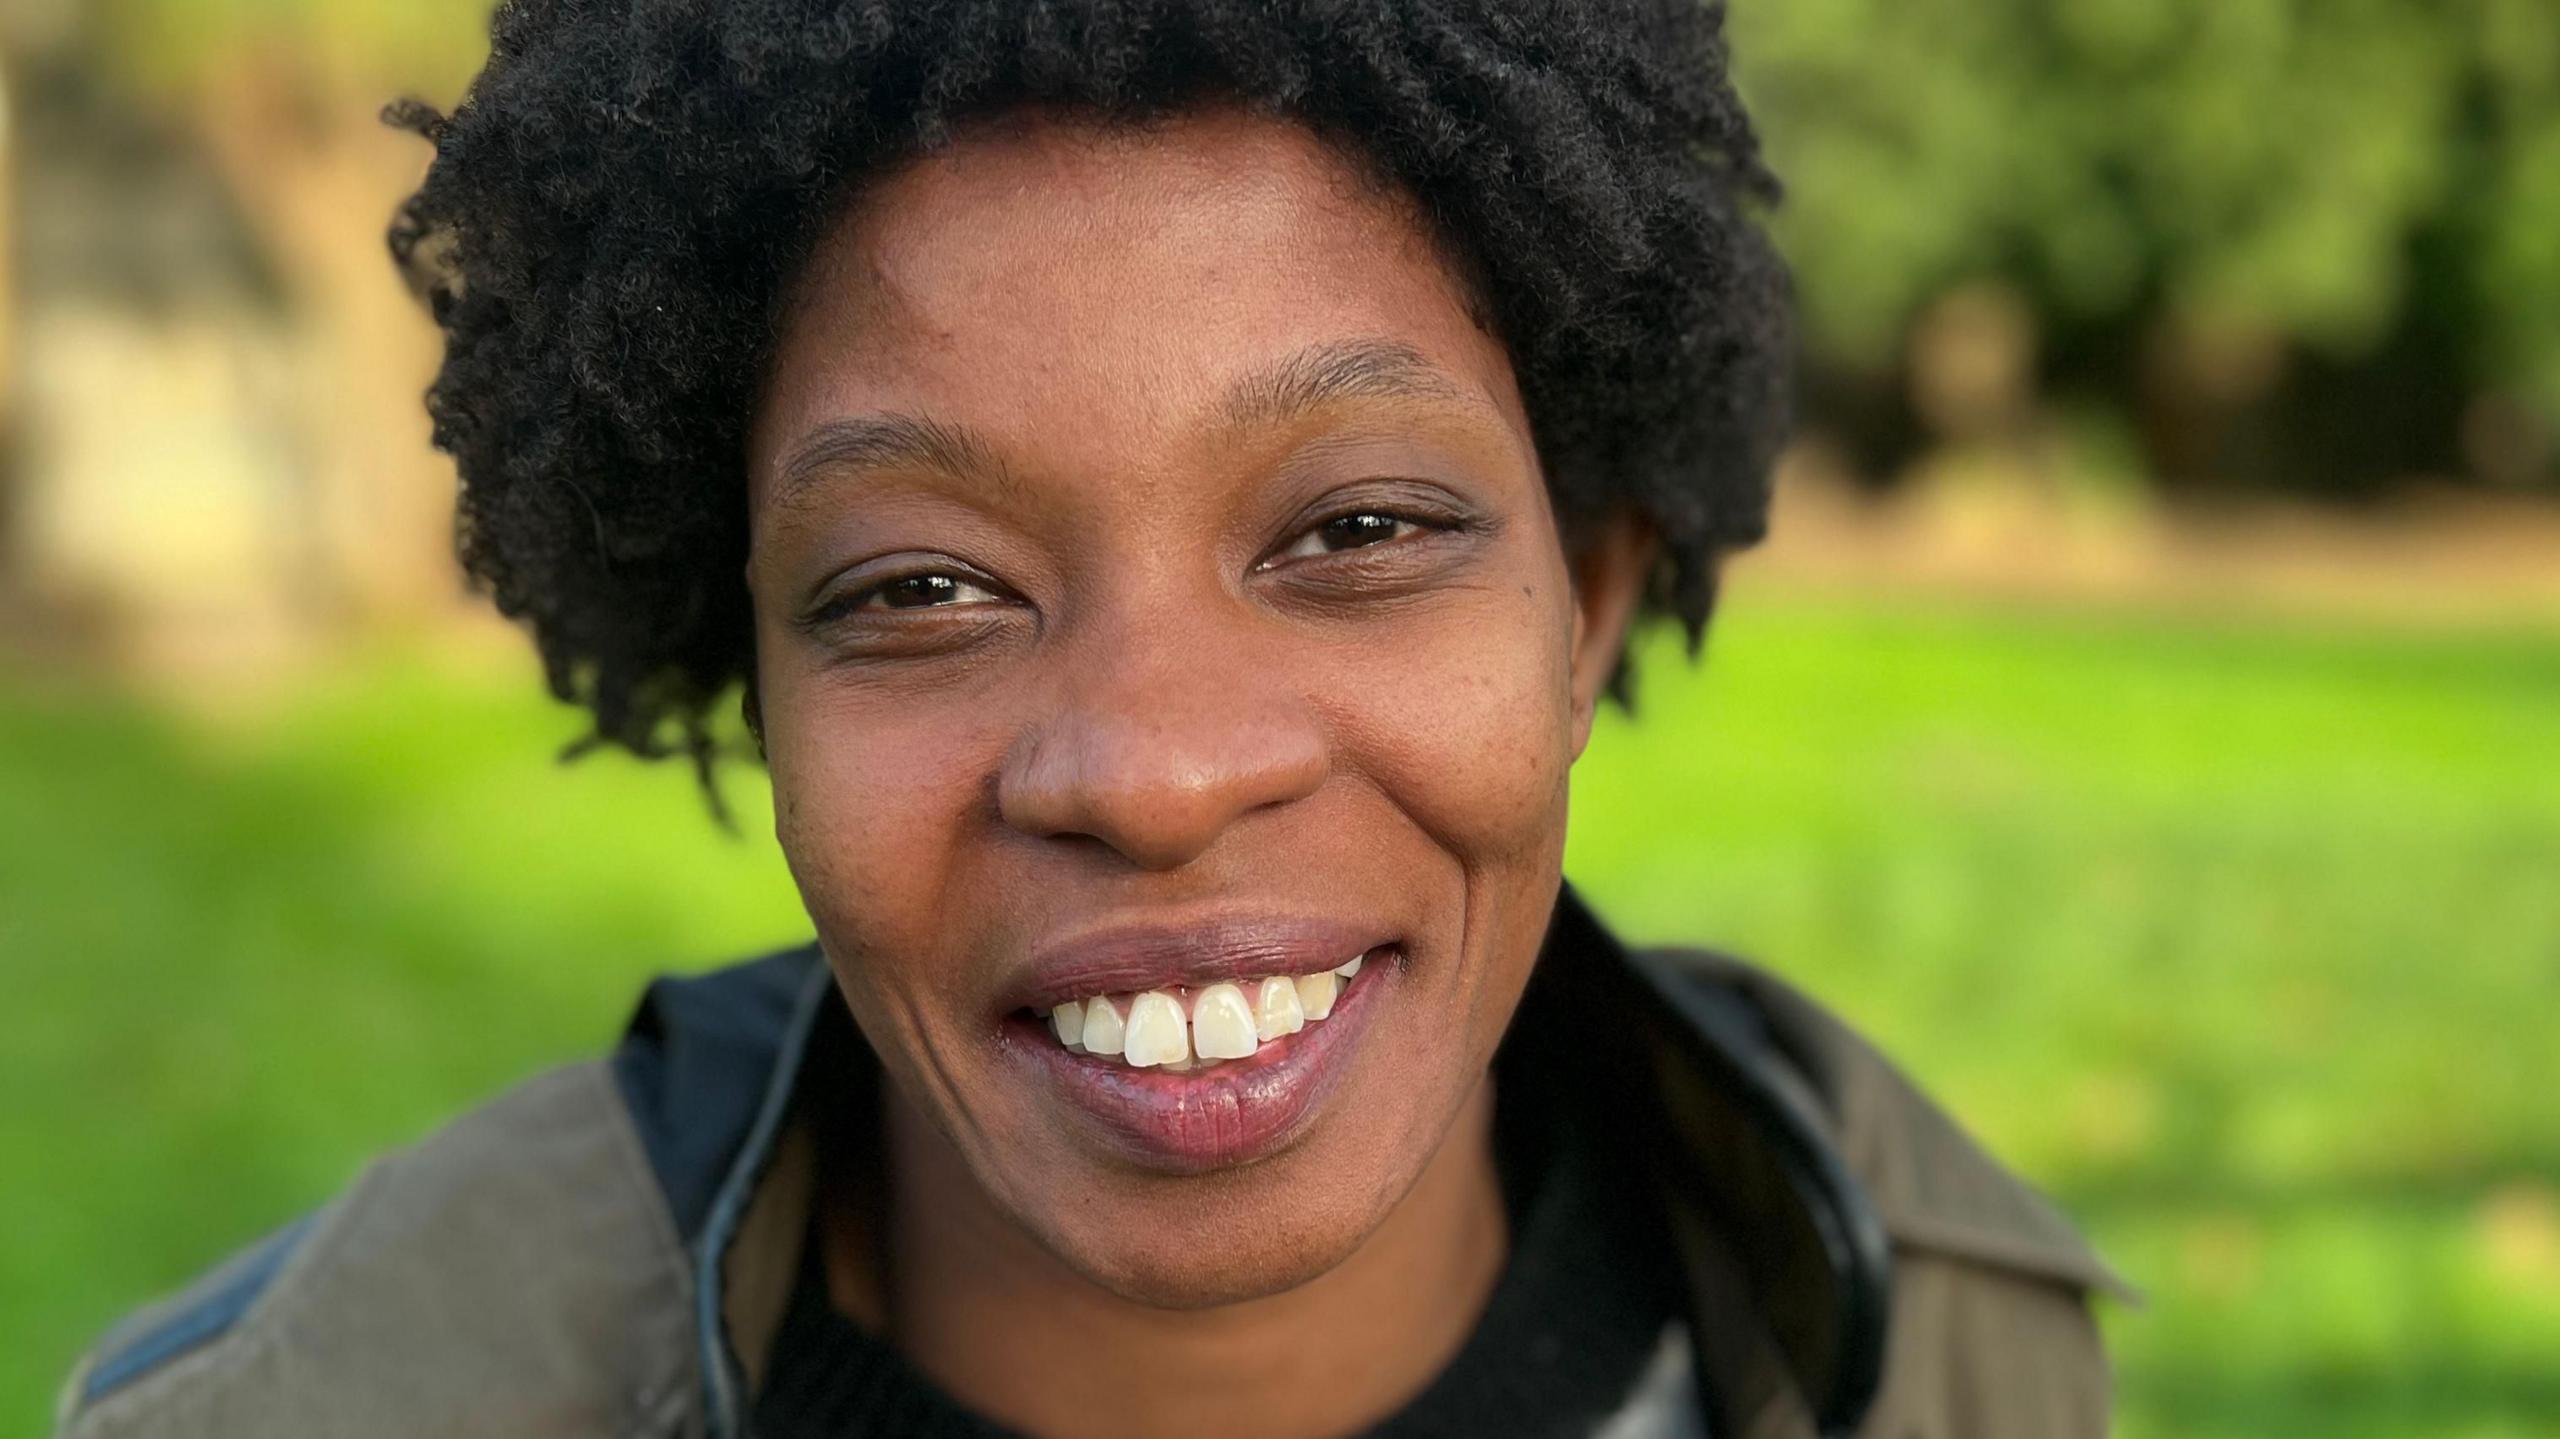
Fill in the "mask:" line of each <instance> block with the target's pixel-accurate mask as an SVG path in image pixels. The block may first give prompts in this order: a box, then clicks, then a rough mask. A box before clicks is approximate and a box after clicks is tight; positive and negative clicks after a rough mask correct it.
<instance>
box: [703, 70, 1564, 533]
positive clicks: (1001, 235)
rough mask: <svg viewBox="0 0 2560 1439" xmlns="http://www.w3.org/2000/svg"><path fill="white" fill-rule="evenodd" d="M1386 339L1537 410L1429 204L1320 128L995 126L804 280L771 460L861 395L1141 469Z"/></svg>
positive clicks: (885, 193) (1065, 455)
mask: <svg viewBox="0 0 2560 1439" xmlns="http://www.w3.org/2000/svg"><path fill="white" fill-rule="evenodd" d="M1346 339H1357V340H1368V341H1385V342H1388V343H1391V344H1393V345H1396V346H1398V347H1401V348H1404V349H1407V350H1410V351H1411V352H1413V353H1415V354H1417V355H1419V356H1420V357H1422V358H1423V359H1424V360H1426V361H1427V362H1428V363H1429V364H1431V365H1432V366H1434V367H1435V368H1437V369H1438V370H1440V371H1442V372H1444V373H1445V374H1446V375H1447V376H1448V377H1449V378H1450V379H1451V380H1453V381H1454V382H1456V384H1457V386H1458V387H1459V388H1461V389H1463V390H1465V391H1467V392H1468V393H1469V394H1470V396H1471V397H1472V398H1474V399H1476V400H1477V401H1478V402H1479V403H1483V404H1488V405H1490V406H1491V407H1493V408H1495V409H1498V410H1499V411H1501V412H1502V413H1503V414H1505V415H1506V416H1509V417H1512V418H1514V419H1517V420H1518V422H1519V427H1520V428H1521V430H1522V431H1523V432H1524V433H1525V429H1526V421H1525V419H1524V418H1520V416H1519V398H1518V394H1517V389H1516V385H1515V383H1514V381H1513V378H1512V373H1511V367H1510V364H1509V361H1508V357H1507V356H1506V355H1505V353H1504V352H1503V350H1502V347H1501V346H1500V345H1499V344H1498V343H1497V342H1496V341H1495V340H1493V339H1492V338H1491V337H1490V336H1489V335H1488V334H1487V333H1486V332H1485V330H1484V329H1483V328H1482V327H1481V326H1480V325H1479V324H1478V322H1477V320H1476V318H1475V315H1474V311H1473V308H1472V306H1471V303H1470V298H1469V295H1468V293H1467V291H1466V288H1465V286H1464V285H1463V284H1462V283H1461V282H1460V281H1459V279H1458V278H1457V275H1456V273H1455V271H1454V269H1453V267H1452V266H1451V265H1450V264H1449V263H1448V262H1447V261H1446V259H1445V258H1444V255H1443V252H1442V251H1441V249H1440V248H1439V246H1438V245H1437V244H1436V243H1435V241H1434V240H1433V238H1432V237H1431V235H1430V234H1429V233H1428V231H1427V229H1426V227H1425V226H1424V225H1423V224H1422V223H1421V221H1420V220H1419V219H1418V217H1417V216H1416V215H1415V213H1414V211H1413V207H1412V206H1411V204H1410V203H1409V202H1408V201H1407V200H1406V199H1405V198H1404V197H1403V196H1402V195H1401V194H1400V193H1399V192H1397V191H1395V190H1393V189H1392V188H1390V187H1388V186H1386V185H1385V184H1383V183H1381V182H1380V181H1378V180H1377V179H1375V178H1374V177H1372V176H1371V175H1370V174H1369V173H1368V172H1367V171H1366V170H1365V169H1364V168H1363V167H1362V166H1361V165H1359V164H1358V163H1357V162H1356V161H1354V160H1353V159H1352V158H1350V157H1348V156H1346V155H1345V154H1343V153H1342V152H1340V151H1339V150H1337V149H1335V148H1334V147H1333V146H1332V145H1330V144H1329V143H1327V142H1326V141H1324V140H1322V139H1320V138H1318V137H1317V136H1316V135H1315V134H1314V133H1313V132H1311V131H1309V130H1307V129H1306V128H1304V127H1302V126H1299V125H1297V124H1294V123H1291V122H1288V121H1285V120H1279V119H1271V118H1262V117H1256V116H1251V115H1247V114H1243V113H1240V112H1227V111H1205V112H1198V113H1193V114H1186V115H1183V116H1179V117H1176V118H1171V119H1167V120H1162V121H1157V122H1151V123H1149V124H1147V125H1144V126H1127V125H1110V124H1105V123H1102V122H1098V121H1094V120H1091V119H1085V118H1078V117H1071V116H1065V115H1059V114H1052V113H1044V112H1029V113H1020V114H1014V115H1010V116H1006V117H1003V118H1001V119H999V120H995V121H991V122H987V123H984V124H982V125H980V126H978V127H976V128H974V129H971V130H969V131H966V132H964V133H963V134H961V135H960V136H959V137H958V138H956V139H955V140H953V141H952V142H951V143H949V144H948V145H946V146H943V147H941V148H939V149H936V150H934V151H932V152H930V153H929V154H927V155H926V156H924V157H922V158H920V159H918V160H916V161H913V162H911V163H910V164H908V165H906V166H904V167H903V168H901V169H899V170H897V171H894V172H892V173H890V174H888V175H886V176H884V177H881V178H880V179H878V180H876V181H874V182H873V183H872V184H870V185H869V186H867V187H866V188H865V189H864V190H863V192H862V193H861V195H860V198H859V199H858V200H857V201H856V202H855V203H854V204H853V205H851V206H850V207H849V208H848V209H847V210H846V211H845V212H844V213H843V214H841V215H840V216H839V217H838V218H837V219H836V221H835V222H834V224H833V225H832V227H831V228H830V229H829V230H828V232H827V233H826V234H825V236H824V237H823V238H822V239H821V241H820V243H819V245H818V246H817V248H816V250H815V251H814V252H813V254H812V256H811V259H810V261H809V263H808V265H807V267H806V269H805V271H804V273H803V274H802V275H801V276H800V277H799V280H798V282H797V284H796V285H795V288H794V291H793V295H792V299H791V302H790V304H789V305H788V306H787V309H786V320H785V325H784V330H783V334H782V336H781V338H780V344H779V347H778V349H777V351H776V354H775V357H774V361H773V366H772V378H771V380H770V382H769V385H768V390H767V394H766V397H765V401H764V405H763V408H762V411H761V413H760V414H759V416H758V417H757V424H756V427H755V446H754V447H755V450H756V454H755V455H754V456H752V457H751V461H752V468H753V470H754V471H755V472H756V474H757V477H758V483H759V484H760V485H761V484H762V483H764V480H765V477H764V475H763V473H762V472H763V471H764V470H765V469H766V468H768V466H767V465H766V464H765V463H764V460H765V459H766V458H768V457H769V456H770V455H771V453H772V451H773V450H774V448H775V447H776V446H777V445H779V444H782V443H784V442H786V441H787V440H788V439H789V438H790V437H791V436H792V435H794V434H796V433H798V432H800V431H802V430H805V429H807V428H808V427H810V426H813V425H817V424H821V423H825V422H827V421H829V420H832V419H835V418H838V417H841V416H845V415H848V414H859V413H865V412H881V411H889V412H897V413H904V414H923V415H928V416H931V417H933V418H935V419H937V420H956V421H960V422H963V423H966V424H967V425H969V426H970V427H971V428H972V429H973V430H977V431H980V432H983V433H987V434H989V435H992V436H993V437H994V438H995V439H996V440H997V441H998V442H999V443H1008V442H1014V441H1019V442H1022V443H1026V444H1033V445H1036V448H1037V450H1038V452H1039V454H1040V456H1041V459H1042V461H1043V462H1044V463H1054V464H1057V465H1059V466H1061V467H1066V466H1074V465H1078V464H1081V463H1085V462H1091V463H1099V464H1110V465H1121V466H1126V465H1128V464H1129V463H1131V455H1130V450H1131V449H1132V447H1133V446H1140V447H1143V446H1147V445H1153V444H1158V443H1163V444H1168V445H1170V444H1172V443H1173V442H1174V441H1176V440H1177V439H1178V438H1179V437H1180V436H1181V435H1183V434H1186V433H1191V432H1195V431H1197V430H1199V429H1200V428H1202V427H1203V426H1205V425H1206V424H1208V423H1209V422H1210V420H1211V418H1212V417H1213V416H1215V415H1216V414H1217V413H1218V412H1219V410H1220V407H1221V404H1222V401H1224V400H1226V399H1228V398H1230V397H1231V389H1232V387H1233V386H1234V385H1235V384H1236V383H1238V382H1239V381H1240V380H1243V379H1244V378H1246V377H1248V376H1250V375H1252V374H1254V373H1255V372H1257V371H1258V370H1261V369H1263V368H1265V367H1267V366H1268V365H1269V364H1270V363H1271V362H1273V361H1274V360H1276V359H1279V358H1282V357H1285V356H1288V355H1291V354H1293V353H1300V352H1303V351H1305V350H1307V349H1309V348H1310V347H1315V346H1321V345H1326V344H1331V343H1338V342H1341V341H1344V340H1346Z"/></svg>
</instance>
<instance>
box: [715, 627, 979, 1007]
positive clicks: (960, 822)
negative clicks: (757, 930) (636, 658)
mask: <svg viewBox="0 0 2560 1439" xmlns="http://www.w3.org/2000/svg"><path fill="white" fill-rule="evenodd" d="M763 703H764V706H765V747H766V754H767V756H768V762H769V767H770V769H771V771H772V775H773V791H774V834H775V837H776V838H777V839H778V840H779V841H780V844H781V847H782V852H783V857H784V859H785V860H786V861H787V862H788V863H789V865H790V867H791V873H792V878H793V879H794V881H795V882H796V883H797V884H798V886H799V889H800V894H801V899H802V902H803V903H804V904H806V905H807V907H808V910H809V915H810V918H811V919H812V920H813V921H814V922H815V923H816V925H817V928H818V933H819V936H820V937H821V938H822V939H824V940H825V941H826V944H827V949H828V951H829V953H830V954H832V955H834V956H835V957H836V959H837V961H838V963H839V965H840V966H841V967H842V968H843V969H844V970H845V971H847V973H846V981H847V985H848V988H849V989H852V990H854V991H855V992H856V993H857V994H858V995H860V996H863V997H868V998H871V999H873V1000H874V1001H875V1004H873V1005H871V1006H866V1008H870V1009H872V1010H873V1012H874V1014H875V1015H876V1013H877V1010H878V1008H879V1006H880V1005H881V1004H887V1005H889V1006H893V1007H895V1008H898V1009H901V1010H909V1009H912V1008H914V1007H915V1005H916V1001H917V1000H918V998H920V992H921V991H922V990H923V989H924V988H925V987H926V986H927V984H928V982H929V981H932V980H936V979H939V980H941V981H942V982H945V983H948V982H950V981H952V980H954V979H957V978H961V977H965V975H966V973H967V972H966V970H965V969H963V968H959V967H955V966H950V965H944V964H940V963H937V962H935V958H934V957H935V956H936V955H938V954H940V953H942V952H944V951H945V950H946V949H947V948H948V945H947V943H946V939H947V937H946V936H943V935H941V934H940V933H939V932H938V923H937V921H938V918H939V917H942V916H947V915H949V914H950V913H952V912H953V911H952V909H951V908H950V907H949V906H946V905H945V904H944V903H943V900H944V897H945V896H946V895H948V894H950V893H951V891H952V890H953V889H954V887H955V886H956V885H958V884H959V883H960V881H961V876H962V870H963V867H964V864H965V859H966V853H965V840H966V837H967V836H968V834H969V833H970V831H971V827H972V825H973V822H974V817H975V814H976V811H977V807H978V806H979V805H980V804H981V803H982V802H983V794H984V784H983V780H984V776H985V775H986V774H987V773H988V772H989V762H988V760H987V759H986V757H985V756H984V754H982V753H981V750H982V749H983V748H984V745H985V744H987V743H1000V740H999V739H996V738H994V737H981V736H977V735H973V734H971V733H970V732H969V731H968V730H966V729H965V728H962V727H959V726H956V725H955V724H954V723H953V721H952V711H951V709H950V708H948V707H945V706H938V705H923V704H917V705H906V706H902V705H899V704H897V703H895V702H894V701H883V700H881V699H880V698H878V697H875V696H870V695H864V696H860V697H858V698H857V697H854V696H849V695H847V694H845V693H843V692H842V691H841V690H839V689H837V688H835V687H831V686H830V685H829V684H828V683H827V682H826V680H825V677H824V676H823V675H816V674H809V673H805V672H804V673H800V674H786V675H783V676H778V677H776V678H773V679H769V680H767V681H766V683H765V688H764V691H763Z"/></svg>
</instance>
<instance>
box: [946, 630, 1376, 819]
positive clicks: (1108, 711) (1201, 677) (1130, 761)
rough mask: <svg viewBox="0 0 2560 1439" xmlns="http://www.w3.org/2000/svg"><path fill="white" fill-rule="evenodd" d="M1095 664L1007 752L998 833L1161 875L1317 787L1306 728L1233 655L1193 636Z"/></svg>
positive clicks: (1318, 758)
mask: <svg viewBox="0 0 2560 1439" xmlns="http://www.w3.org/2000/svg"><path fill="white" fill-rule="evenodd" d="M1092 653H1093V652H1092V651H1090V650H1089V651H1088V655H1090V654H1092ZM1108 653H1109V654H1110V655H1111V657H1112V658H1111V659H1110V660H1106V661H1103V662H1100V663H1090V662H1089V663H1086V664H1084V665H1081V666H1079V667H1078V668H1077V670H1076V671H1075V672H1074V673H1073V674H1072V675H1071V676H1070V677H1069V678H1068V679H1067V680H1066V681H1065V682H1063V683H1062V684H1061V685H1060V686H1059V687H1058V691H1057V701H1056V703H1055V705H1054V706H1053V707H1052V708H1051V709H1050V710H1049V712H1048V713H1047V714H1045V715H1043V716H1041V717H1039V718H1038V719H1037V720H1035V721H1034V722H1033V723H1032V724H1031V725H1030V726H1028V727H1027V728H1026V729H1025V731H1024V733H1023V735H1022V737H1021V738H1020V739H1019V740H1017V741H1016V743H1015V744H1014V745H1013V747H1012V749H1011V750H1010V751H1009V752H1008V753H1007V755H1006V758H1005V762H1004V769H1003V772H1002V773H1001V774H1000V775H999V776H998V780H997V789H996V796H997V808H998V810H999V812H1000V813H1001V814H1002V816H1003V818H1004V821H1005V823H1006V824H1008V825H1010V826H1012V827H1013V828H1015V829H1017V830H1021V831H1023V832H1025V833H1028V834H1034V835H1039V836H1042V837H1062V836H1079V835H1080V836H1085V837H1088V838H1091V839H1094V840H1098V841H1100V842H1101V843H1102V844H1104V845H1107V846H1109V847H1110V848H1111V849H1113V850H1115V851H1117V852H1118V853H1119V854H1121V855H1122V856H1124V857H1125V858H1127V859H1128V860H1129V861H1130V862H1131V863H1133V864H1135V865H1137V866H1139V867H1140V868H1143V869H1149V870H1164V869H1174V868H1178V867H1180V866H1182V865H1184V864H1187V863H1189V862H1190V861H1192V860H1194V859H1196V858H1198V857H1199V856H1200V855H1201V854H1203V853H1205V852H1206V851H1207V850H1208V849H1209V847H1210V846H1211V845H1213V844H1215V843H1216V842H1217V840H1218V837H1219V836H1220V835H1221V834H1224V833H1225V832H1226V830H1227V829H1228V827H1229V826H1231V825H1233V824H1234V823H1235V822H1236V821H1237V820H1239V819H1241V818H1243V817H1244V816H1246V815H1248V814H1251V813H1253V812H1254V811H1256V810H1260V809H1264V808H1268V807H1271V806H1275V805H1283V804H1287V803H1289V802H1290V801H1292V800H1296V799H1302V798H1304V797H1306V796H1307V795H1310V794H1313V793H1314V792H1315V791H1316V789H1317V787H1318V786H1320V785H1321V784H1322V783H1323V782H1324V776H1325V770H1326V767H1327V764H1328V762H1329V760H1328V755H1327V751H1326V744H1325V737H1324V733H1323V727H1322V725H1321V724H1320V723H1319V722H1318V719H1317V716H1316V715H1315V713H1314V712H1313V711H1312V710H1311V708H1310V707H1309V706H1308V705H1307V704H1306V703H1305V701H1304V700H1303V699H1302V698H1300V697H1299V696H1297V695H1296V694H1294V693H1292V692H1290V691H1289V690H1288V688H1287V687H1286V686H1285V685H1283V684H1280V683H1277V682H1276V681H1275V679H1274V676H1273V675H1272V673H1271V670H1270V667H1269V666H1266V665H1259V664H1256V663H1254V662H1252V660H1251V659H1250V658H1249V655H1248V653H1247V652H1246V650H1244V649H1242V648H1240V647H1238V646H1235V645H1231V644H1221V643H1217V642H1215V641H1212V640H1210V639H1209V637H1208V636H1206V635H1205V634H1196V633H1195V634H1192V635H1189V636H1187V637H1181V638H1172V637H1161V636H1160V637H1156V638H1151V639H1149V640H1147V641H1145V642H1140V641H1137V640H1136V639H1135V638H1134V637H1131V636H1126V635H1124V636H1121V637H1119V639H1118V640H1117V641H1116V642H1115V643H1114V644H1113V645H1111V646H1110V647H1109V648H1108Z"/></svg>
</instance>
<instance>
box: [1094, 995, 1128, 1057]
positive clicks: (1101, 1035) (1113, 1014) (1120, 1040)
mask: <svg viewBox="0 0 2560 1439" xmlns="http://www.w3.org/2000/svg"><path fill="white" fill-rule="evenodd" d="M1127 1035H1128V1027H1127V1026H1126V1025H1123V1024H1122V1023H1121V1022H1120V1011H1118V1010H1116V1009H1113V1008H1112V1007H1111V1001H1110V1000H1108V999H1105V998H1103V997H1102V996H1101V995H1098V994H1097V995H1095V996H1094V997H1093V998H1092V999H1090V1000H1088V1001H1086V1003H1085V1007H1084V1047H1085V1048H1086V1049H1087V1050H1089V1051H1091V1052H1092V1053H1095V1054H1118V1053H1119V1052H1120V1051H1121V1049H1122V1048H1123V1046H1124V1045H1125V1043H1126V1039H1127Z"/></svg>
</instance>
